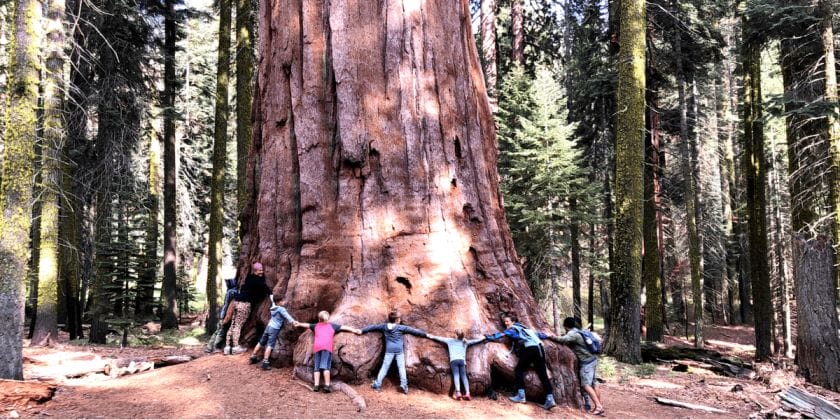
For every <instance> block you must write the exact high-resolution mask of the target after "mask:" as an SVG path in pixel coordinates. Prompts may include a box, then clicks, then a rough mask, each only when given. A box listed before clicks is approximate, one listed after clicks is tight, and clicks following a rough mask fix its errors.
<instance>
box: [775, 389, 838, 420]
mask: <svg viewBox="0 0 840 420" xmlns="http://www.w3.org/2000/svg"><path fill="white" fill-rule="evenodd" d="M779 398H780V399H781V400H782V405H783V406H784V407H785V408H788V409H790V410H793V411H796V412H798V413H801V414H802V415H803V416H806V417H811V418H815V419H837V418H840V408H838V407H837V406H836V405H834V404H832V403H831V402H830V401H828V400H826V399H825V398H822V397H820V396H819V395H815V394H812V393H810V392H808V391H805V390H804V389H801V388H797V387H795V386H792V387H790V388H788V389H787V390H786V391H784V392H781V393H780V394H779Z"/></svg>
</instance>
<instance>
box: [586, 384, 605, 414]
mask: <svg viewBox="0 0 840 420" xmlns="http://www.w3.org/2000/svg"><path fill="white" fill-rule="evenodd" d="M583 389H584V390H586V393H587V394H589V399H591V400H592V404H593V405H594V406H593V408H594V409H595V410H603V409H604V406H602V405H601V396H600V395H598V394H599V393H598V392H597V391H596V390H595V388H593V387H592V386H591V385H584V386H583Z"/></svg>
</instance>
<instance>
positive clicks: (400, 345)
mask: <svg viewBox="0 0 840 420" xmlns="http://www.w3.org/2000/svg"><path fill="white" fill-rule="evenodd" d="M400 321H401V317H400V314H399V313H398V312H396V311H392V312H391V313H389V314H388V322H387V323H384V324H377V325H369V326H367V327H365V328H362V334H367V333H369V332H373V331H380V332H382V335H383V337H384V338H385V358H384V359H383V360H382V367H381V368H380V369H379V374H378V375H376V380H375V381H374V382H373V385H372V387H373V389H375V390H377V391H379V390H380V389H381V388H382V380H383V379H385V375H387V374H388V369H389V368H390V367H391V363H392V362H393V361H394V360H395V359H396V361H397V369H398V370H399V373H400V390H402V392H403V393H404V394H408V379H407V378H406V375H405V353H404V348H405V343H404V341H403V334H411V335H415V336H418V337H426V332H425V331H423V330H418V329H416V328H411V327H408V326H405V325H400Z"/></svg>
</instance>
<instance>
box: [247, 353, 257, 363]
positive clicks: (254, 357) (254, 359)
mask: <svg viewBox="0 0 840 420" xmlns="http://www.w3.org/2000/svg"><path fill="white" fill-rule="evenodd" d="M248 361H249V362H250V363H251V364H252V365H253V364H255V363H257V362H259V361H260V356H257V355H256V354H252V355H251V358H250V359H248Z"/></svg>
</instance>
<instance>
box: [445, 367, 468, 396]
mask: <svg viewBox="0 0 840 420" xmlns="http://www.w3.org/2000/svg"><path fill="white" fill-rule="evenodd" d="M449 367H451V368H452V383H453V384H455V392H461V387H460V384H459V383H458V378H459V377H460V378H461V382H462V383H463V384H464V394H469V393H470V380H469V379H467V362H465V361H463V360H453V361H451V362H449Z"/></svg>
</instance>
